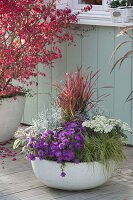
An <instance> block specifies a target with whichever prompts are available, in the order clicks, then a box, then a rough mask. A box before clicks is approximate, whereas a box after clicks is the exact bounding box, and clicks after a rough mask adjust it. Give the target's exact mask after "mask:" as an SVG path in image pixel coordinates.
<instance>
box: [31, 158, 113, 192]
mask: <svg viewBox="0 0 133 200" xmlns="http://www.w3.org/2000/svg"><path fill="white" fill-rule="evenodd" d="M31 163H32V168H33V171H34V173H35V175H36V177H37V178H38V179H39V180H40V181H41V182H42V183H44V184H45V185H47V186H49V187H52V188H57V189H63V190H84V189H90V188H95V187H98V186H100V185H102V184H104V183H105V182H106V181H107V180H108V179H109V178H110V177H111V175H112V172H113V171H114V168H115V165H114V162H111V166H110V169H109V170H107V169H106V167H105V166H104V165H102V164H100V163H98V162H91V163H89V164H88V163H79V164H74V163H66V166H65V169H64V171H65V173H66V176H65V177H61V168H60V167H61V164H58V163H56V162H55V161H48V160H39V159H38V158H36V159H35V160H34V161H31Z"/></svg>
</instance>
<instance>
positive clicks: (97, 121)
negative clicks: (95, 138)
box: [82, 115, 132, 133]
mask: <svg viewBox="0 0 133 200" xmlns="http://www.w3.org/2000/svg"><path fill="white" fill-rule="evenodd" d="M82 126H84V127H88V128H91V129H93V130H94V131H95V132H101V133H110V132H111V131H112V130H113V129H114V128H116V127H119V128H120V129H121V131H122V132H123V133H124V132H125V131H129V132H131V131H132V130H131V128H130V127H129V126H128V124H127V123H123V122H122V121H121V120H120V119H117V120H116V119H108V118H106V117H105V116H101V115H97V116H96V117H95V118H94V119H92V120H90V121H84V122H83V124H82Z"/></svg>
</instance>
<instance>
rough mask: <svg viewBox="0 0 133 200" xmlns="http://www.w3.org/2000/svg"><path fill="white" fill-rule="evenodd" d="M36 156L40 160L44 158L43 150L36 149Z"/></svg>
mask: <svg viewBox="0 0 133 200" xmlns="http://www.w3.org/2000/svg"><path fill="white" fill-rule="evenodd" d="M38 156H39V159H40V160H42V159H43V158H44V151H43V150H39V151H38Z"/></svg>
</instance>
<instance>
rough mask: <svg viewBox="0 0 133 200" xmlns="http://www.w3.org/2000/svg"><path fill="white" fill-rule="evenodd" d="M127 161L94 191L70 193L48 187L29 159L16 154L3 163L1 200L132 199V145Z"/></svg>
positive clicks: (0, 179)
mask: <svg viewBox="0 0 133 200" xmlns="http://www.w3.org/2000/svg"><path fill="white" fill-rule="evenodd" d="M126 151H127V154H128V160H127V161H126V162H125V163H124V165H123V168H122V170H119V172H117V175H115V176H114V177H113V178H112V179H111V180H109V181H108V182H107V183H106V184H105V185H103V186H101V187H99V188H96V189H91V190H85V191H78V192H69V191H61V190H55V189H51V188H48V187H46V186H44V185H42V184H41V183H40V182H39V181H38V180H37V179H36V178H35V176H34V174H33V171H32V168H31V165H30V162H29V161H26V160H24V159H23V157H22V155H19V156H17V160H16V161H12V159H11V158H7V159H5V168H4V169H2V167H1V166H0V200H56V199H57V200H58V199H59V200H133V148H132V147H128V148H127V149H126Z"/></svg>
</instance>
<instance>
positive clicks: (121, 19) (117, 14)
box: [109, 7, 132, 23]
mask: <svg viewBox="0 0 133 200" xmlns="http://www.w3.org/2000/svg"><path fill="white" fill-rule="evenodd" d="M109 11H110V14H111V19H112V22H114V23H126V22H129V19H130V17H131V15H132V7H128V8H110V9H109Z"/></svg>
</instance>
